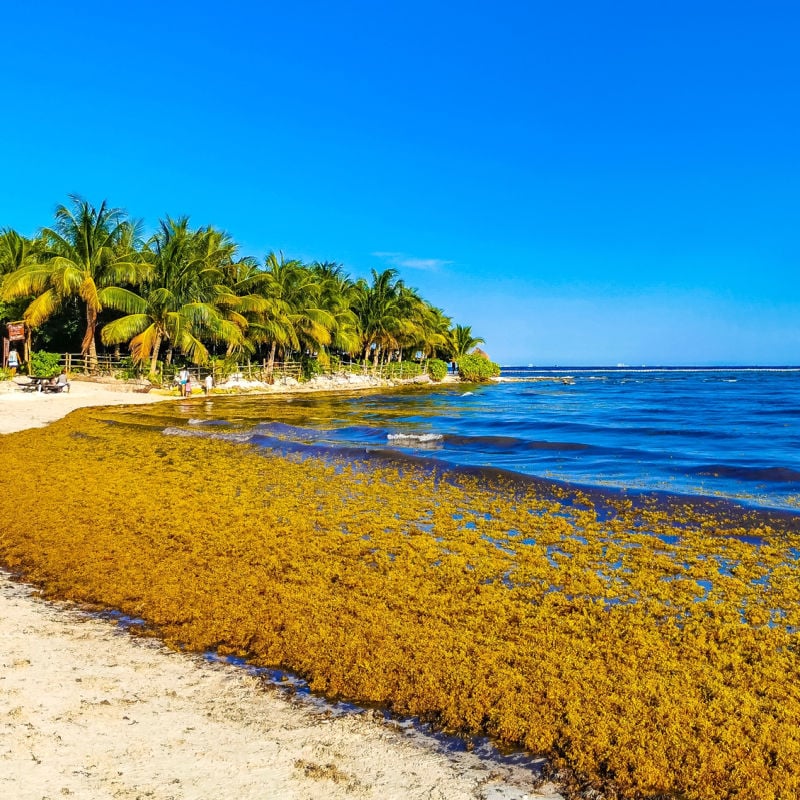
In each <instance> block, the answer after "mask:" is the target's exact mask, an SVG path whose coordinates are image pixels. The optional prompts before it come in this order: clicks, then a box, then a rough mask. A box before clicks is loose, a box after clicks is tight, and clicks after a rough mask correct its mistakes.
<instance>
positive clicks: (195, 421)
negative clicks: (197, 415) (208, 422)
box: [187, 419, 203, 425]
mask: <svg viewBox="0 0 800 800" xmlns="http://www.w3.org/2000/svg"><path fill="white" fill-rule="evenodd" d="M187 422H188V423H189V425H202V424H203V420H201V419H189V420H187Z"/></svg>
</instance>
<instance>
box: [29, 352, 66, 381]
mask: <svg viewBox="0 0 800 800" xmlns="http://www.w3.org/2000/svg"><path fill="white" fill-rule="evenodd" d="M59 372H61V356H60V355H59V354H58V353H48V352H46V351H45V350H38V351H36V352H35V353H31V363H30V374H31V375H35V376H36V377H37V378H53V377H55V376H56V375H58V373H59Z"/></svg>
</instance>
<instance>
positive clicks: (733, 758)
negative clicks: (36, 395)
mask: <svg viewBox="0 0 800 800" xmlns="http://www.w3.org/2000/svg"><path fill="white" fill-rule="evenodd" d="M113 420H114V412H113V411H111V410H104V411H98V410H92V409H85V410H82V411H79V412H76V413H74V414H72V415H70V416H69V417H68V418H67V419H65V420H62V421H60V422H58V423H56V424H54V425H52V426H50V427H49V428H47V429H46V430H32V431H26V432H21V433H18V434H14V435H11V436H6V437H3V440H2V448H0V466H2V470H0V474H2V483H3V485H2V491H0V498H1V499H0V504H2V519H3V523H2V534H1V535H0V558H1V559H2V562H3V563H4V564H5V566H6V567H8V568H9V569H11V570H12V571H14V572H15V573H17V574H19V575H21V576H22V577H24V578H25V579H26V580H28V581H31V582H33V583H35V584H37V585H39V586H41V587H42V588H43V590H44V592H45V594H46V595H47V596H49V597H54V598H64V599H69V600H74V601H78V602H81V603H91V604H96V605H99V606H103V607H109V608H114V609H119V610H120V611H122V612H124V613H126V614H129V615H135V616H139V617H142V618H144V619H145V620H146V621H147V623H148V625H149V628H150V630H151V631H152V632H153V633H155V634H157V635H158V636H160V637H162V638H163V639H164V640H165V641H166V642H167V643H169V644H170V645H171V646H174V647H177V648H183V649H191V650H198V651H202V650H207V649H209V648H210V649H213V650H216V651H218V652H220V653H223V654H230V653H235V654H239V655H242V656H245V657H246V658H248V659H249V660H250V661H251V662H252V663H254V664H260V665H274V666H277V665H280V666H283V667H286V668H290V669H292V670H294V671H296V672H298V673H300V674H301V675H303V676H305V677H306V678H307V679H308V680H309V682H310V684H311V687H312V688H313V689H314V690H316V691H318V692H321V693H324V694H326V695H329V696H344V697H348V698H352V699H356V700H360V701H363V702H369V703H376V704H380V705H383V706H385V707H388V708H391V709H393V710H394V711H396V712H398V713H403V714H415V715H420V716H422V717H424V718H426V719H432V720H435V721H436V722H437V723H438V724H439V725H441V726H442V728H444V729H446V730H449V731H455V732H463V733H472V732H486V733H488V734H490V735H491V736H493V737H496V739H497V740H499V741H500V742H503V743H508V744H514V745H520V746H523V747H525V748H527V749H529V750H530V751H533V752H535V753H541V754H547V755H548V756H549V757H550V758H551V760H552V761H553V763H555V764H556V765H559V766H567V767H569V768H571V770H573V771H574V774H575V775H577V776H579V777H580V778H581V779H582V780H585V781H586V782H587V783H589V784H591V785H594V786H596V787H598V788H602V789H603V790H604V791H605V792H606V794H607V796H608V797H619V798H644V797H656V796H665V797H675V798H687V799H697V800H700V799H701V798H702V800H709V799H710V798H748V800H750V799H751V798H759V800H778V798H781V799H783V800H787V799H788V798H795V797H798V796H800V728H799V727H798V721H800V655H798V635H799V634H798V629H800V605H799V604H798V597H799V596H800V581H798V566H797V556H798V552H800V550H798V548H800V537H799V536H798V535H797V533H796V531H794V530H792V529H791V528H790V526H788V525H787V526H780V525H775V524H773V525H767V524H758V523H755V522H752V521H751V522H744V521H742V520H739V521H737V520H735V519H733V520H731V519H725V518H724V515H723V514H722V513H720V514H717V515H715V514H711V513H706V514H698V513H697V512H696V511H695V510H693V509H691V508H689V507H688V506H687V507H685V508H684V507H681V506H676V507H673V508H671V509H670V510H669V512H668V513H667V512H666V511H664V510H663V509H660V508H659V507H657V506H655V505H653V506H652V507H645V508H643V509H638V510H635V509H633V508H632V507H631V506H630V505H629V504H627V503H624V502H620V503H619V504H618V507H617V508H616V509H615V510H614V512H613V513H611V514H607V513H604V514H602V515H600V514H598V513H597V510H596V508H595V507H593V505H592V503H591V501H590V500H589V499H588V498H586V497H581V496H579V495H573V496H566V495H565V497H564V499H563V500H562V501H556V500H553V499H552V498H549V499H544V498H543V497H542V496H540V495H541V493H540V492H537V490H536V489H535V488H534V487H528V488H524V487H522V488H521V487H520V486H515V485H512V484H510V483H508V484H506V483H505V482H504V481H503V479H501V478H498V479H497V480H496V481H494V482H493V483H492V484H491V485H486V484H485V483H482V482H481V481H479V480H478V479H477V478H475V477H470V476H467V475H463V474H456V473H452V474H442V473H439V474H435V475H431V474H428V473H425V472H423V471H421V470H418V469H416V468H414V467H409V466H404V467H403V468H402V470H400V469H398V468H393V467H388V466H378V467H374V468H372V469H362V468H353V467H352V466H351V465H348V464H334V465H329V464H324V463H321V462H319V461H315V460H306V461H304V462H302V463H298V462H296V461H292V460H287V459H282V458H279V457H276V456H274V455H271V454H270V453H264V452H262V451H259V450H257V449H256V448H253V447H249V446H247V447H245V446H242V445H233V444H231V443H229V442H225V441H214V440H209V439H201V438H181V437H167V436H164V435H163V434H161V433H160V432H159V431H158V430H148V429H136V428H133V427H131V426H127V425H114V424H109V422H110V421H113Z"/></svg>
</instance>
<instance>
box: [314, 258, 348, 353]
mask: <svg viewBox="0 0 800 800" xmlns="http://www.w3.org/2000/svg"><path fill="white" fill-rule="evenodd" d="M310 269H311V271H312V273H313V274H314V276H315V277H316V280H317V282H318V284H319V304H320V306H321V307H322V308H324V309H325V310H326V311H327V312H328V313H329V314H330V316H331V318H332V320H333V329H332V330H331V347H332V348H335V349H336V350H339V351H340V352H342V353H354V352H357V351H358V349H359V346H360V343H361V336H360V333H359V330H358V317H357V316H356V314H355V312H354V311H353V304H354V302H355V301H356V297H357V289H356V285H355V283H353V281H352V280H350V278H349V277H348V276H347V275H346V274H345V272H344V268H343V267H342V265H341V264H336V263H333V262H319V261H317V262H314V263H313V264H311V266H310Z"/></svg>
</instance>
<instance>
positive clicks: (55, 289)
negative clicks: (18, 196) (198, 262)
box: [2, 195, 150, 363]
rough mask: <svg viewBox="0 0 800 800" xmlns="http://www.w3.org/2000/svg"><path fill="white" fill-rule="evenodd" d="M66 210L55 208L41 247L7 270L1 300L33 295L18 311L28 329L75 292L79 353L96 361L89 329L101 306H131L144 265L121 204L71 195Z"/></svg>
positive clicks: (146, 270)
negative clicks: (80, 320) (81, 315)
mask: <svg viewBox="0 0 800 800" xmlns="http://www.w3.org/2000/svg"><path fill="white" fill-rule="evenodd" d="M70 199H71V200H72V209H69V208H67V207H66V206H63V205H60V206H58V207H57V208H56V213H55V225H54V227H53V228H43V229H42V232H41V236H42V238H43V240H44V243H45V248H46V249H45V252H44V253H41V254H39V255H38V257H37V258H35V259H33V260H32V261H30V262H29V263H25V264H23V265H21V266H20V267H19V268H18V269H16V270H15V271H14V272H12V273H11V274H10V275H9V276H8V277H7V278H6V280H5V281H4V284H3V293H2V296H3V299H5V300H13V299H16V298H20V297H26V296H29V295H35V298H34V300H33V301H32V302H31V303H30V305H29V306H28V307H27V309H26V310H25V313H24V319H25V321H26V322H27V323H28V325H30V326H31V327H33V328H36V327H38V326H39V325H41V324H42V323H43V322H45V321H46V320H47V319H49V318H50V317H52V316H53V315H54V314H55V313H57V312H58V311H59V310H60V309H61V307H62V305H63V304H64V302H65V301H66V300H68V299H69V298H72V297H79V298H80V300H81V301H82V303H83V305H84V310H85V314H86V330H85V333H84V336H83V341H82V342H81V353H83V354H84V355H88V356H89V359H90V360H91V362H92V363H97V344H96V341H95V332H96V330H97V324H98V318H99V316H100V314H101V313H102V311H103V309H104V308H105V307H108V308H113V309H116V310H119V311H129V310H130V309H131V300H132V293H131V292H130V291H128V290H127V289H126V288H125V285H128V286H135V285H137V284H139V283H141V281H142V280H143V279H144V278H146V277H147V275H148V274H149V272H150V267H149V265H148V264H146V263H145V262H144V261H143V260H142V259H141V258H140V257H139V255H138V253H137V252H136V249H135V243H136V240H137V226H136V225H134V224H133V223H131V222H130V221H128V219H127V217H126V215H125V213H124V212H123V211H122V210H121V209H117V208H109V207H108V206H107V205H106V202H105V200H104V201H103V203H102V204H101V205H100V207H99V208H95V207H94V206H92V205H90V204H89V203H88V202H87V201H86V200H83V199H81V198H80V197H78V196H77V195H71V196H70Z"/></svg>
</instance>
